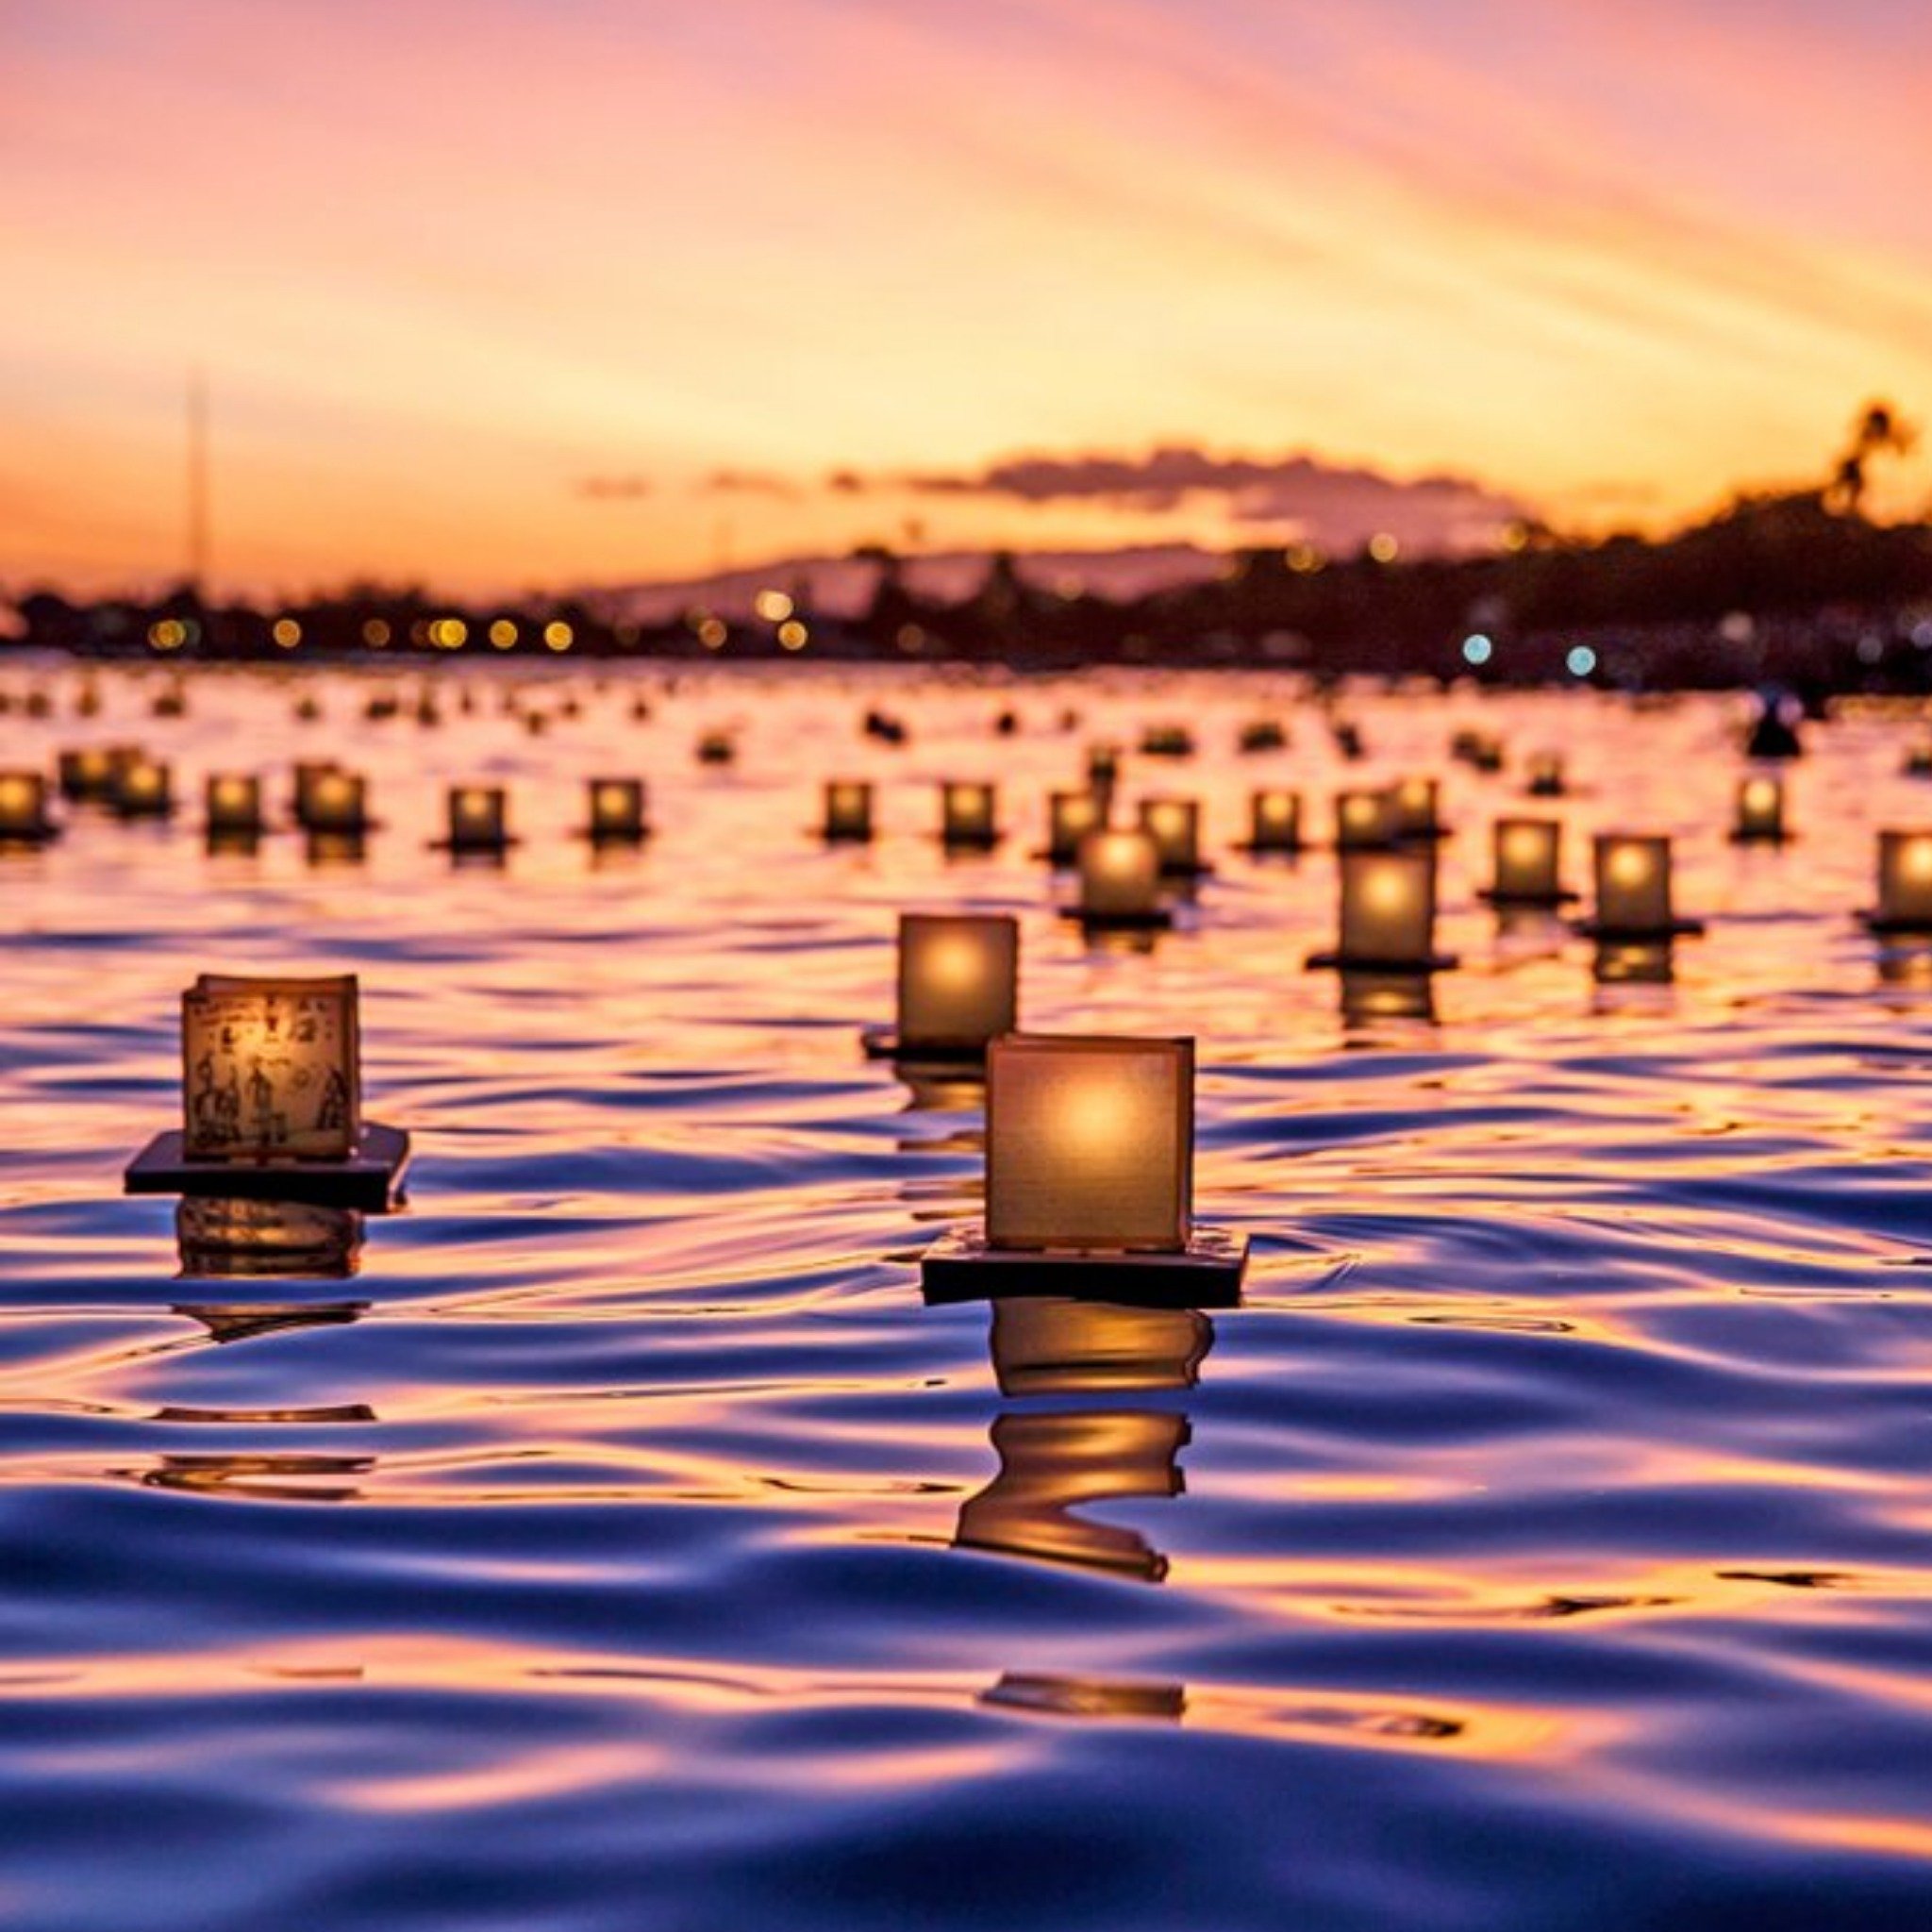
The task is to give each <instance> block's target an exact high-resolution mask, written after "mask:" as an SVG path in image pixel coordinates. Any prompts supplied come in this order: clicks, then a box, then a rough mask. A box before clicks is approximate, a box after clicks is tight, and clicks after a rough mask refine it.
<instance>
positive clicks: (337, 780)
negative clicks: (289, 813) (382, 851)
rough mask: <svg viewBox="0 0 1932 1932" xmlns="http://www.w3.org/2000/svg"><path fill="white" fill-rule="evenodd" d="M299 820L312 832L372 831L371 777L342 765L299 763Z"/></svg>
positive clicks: (297, 814)
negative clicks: (344, 767)
mask: <svg viewBox="0 0 1932 1932" xmlns="http://www.w3.org/2000/svg"><path fill="white" fill-rule="evenodd" d="M295 822H296V824H299V825H300V826H301V827H302V828H303V829H304V830H305V831H308V832H335V833H357V832H366V831H368V830H370V829H371V826H370V821H369V783H368V780H367V779H365V778H364V777H363V776H362V774H360V773H359V772H345V771H344V770H342V768H341V766H340V765H334V764H328V765H306V764H305V765H297V766H296V767H295Z"/></svg>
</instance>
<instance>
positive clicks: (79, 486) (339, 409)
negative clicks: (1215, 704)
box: [0, 0, 1932, 591]
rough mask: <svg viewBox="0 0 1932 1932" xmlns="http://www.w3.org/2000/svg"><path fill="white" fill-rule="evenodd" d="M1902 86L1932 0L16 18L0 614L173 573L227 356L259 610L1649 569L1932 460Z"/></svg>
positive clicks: (1904, 493)
mask: <svg viewBox="0 0 1932 1932" xmlns="http://www.w3.org/2000/svg"><path fill="white" fill-rule="evenodd" d="M1928 91H1932V8H1926V7H1925V5H1924V0H1838V4H1835V5H1834V6H1832V7H1831V8H1825V7H1824V6H1821V5H1818V4H1816V0H1668V4H1665V0H1490V4H1442V0H1355V4H1352V5H1337V4H1334V0H1323V4H1312V0H1310V4H1302V0H679V4H672V0H628V4H624V0H124V4H115V0H0V238H4V249H5V256H4V258H5V262H6V268H7V275H6V283H7V299H6V301H5V302H4V304H0V405H4V411H5V414H4V422H5V430H6V433H5V435H4V438H0V583H7V584H11V585H12V586H14V587H15V588H20V587H23V586H24V585H25V584H26V583H27V582H29V581H34V580H42V579H48V578H51V579H55V580H58V581H61V582H64V583H66V584H69V585H73V586H76V587H79V588H97V587H103V586H108V585H118V584H137V583H142V582H151V581H152V580H154V579H155V578H156V577H158V576H161V575H168V574H171V573H178V572H179V570H180V569H181V568H182V565H183V560H184V557H185V536H184V531H185V522H186V519H185V511H184V507H183V498H184V487H183V473H184V458H183V447H184V413H185V412H184V393H185V390H186V385H187V380H188V373H189V371H190V370H191V369H192V368H193V367H194V366H195V365H197V364H199V365H201V366H202V367H204V368H205V369H206V370H207V372H208V388H209V391H210V395H211V398H212V403H211V423H212V439H211V446H212V474H213V483H214V520H213V521H214V556H213V560H214V575H215V579H216V582H217V584H218V586H219V587H220V588H222V589H224V590H235V591H239V590H270V589H275V590H284V591H297V590H303V589H308V588H315V587H321V586H324V585H328V584H333V583H339V582H341V580H342V579H344V578H345V577H347V576H349V575H382V576H385V577H391V578H396V577H409V578H417V579H425V580H427V581H429V582H431V583H433V584H436V585H438V586H441V587H443V588H446V589H450V590H453V591H455V590H475V589H517V588H523V587H529V586H536V585H547V586H553V587H554V586H561V585H567V584H574V583H590V582H616V581H628V580H635V579H641V578H647V577H652V576H666V575H687V574H689V575H696V574H700V573H703V572H705V571H708V570H710V569H712V568H714V567H716V566H718V565H720V564H721V563H725V562H729V563H735V564H742V563H746V562H750V561H754V560H758V559H761V558H776V557H783V556H789V555H793V554H803V553H807V552H814V551H840V550H843V549H845V548H848V547H850V546H851V545H852V544H854V543H856V542H861V541H888V542H892V543H894V544H897V545H908V546H912V547H928V546H930V547H941V546H957V545H962V544H974V543H981V542H993V541H999V542H1007V543H1012V544H1016V545H1019V546H1023V547H1038V546H1048V545H1054V546H1081V545H1101V544H1110V543H1114V542H1128V541H1171V540H1174V539H1191V540H1193V541H1200V542H1203V543H1207V544H1210V545H1216V546H1220V545H1227V544H1231V543H1237V542H1243V541H1276V540H1280V541H1291V540H1292V539H1294V538H1296V537H1299V536H1304V535H1306V536H1310V537H1313V538H1315V539H1316V540H1318V541H1323V542H1326V543H1331V544H1345V543H1346V544H1352V543H1355V542H1359V541H1361V539H1362V537H1363V536H1364V535H1366V534H1367V532H1368V531H1369V530H1370V529H1378V528H1387V529H1390V530H1391V531H1394V532H1396V533H1397V534H1398V535H1400V536H1401V537H1402V538H1403V539H1404V540H1405V541H1407V542H1409V543H1411V544H1417V543H1427V542H1430V541H1475V540H1480V539H1482V538H1483V537H1484V536H1486V535H1487V534H1488V533H1490V532H1491V531H1493V530H1494V529H1495V528H1497V527H1498V526H1499V525H1502V524H1503V523H1505V522H1507V520H1508V519H1509V518H1510V517H1511V516H1512V515H1514V514H1517V513H1518V512H1519V511H1524V510H1526V511H1533V512H1535V513H1538V514H1542V515H1546V516H1548V517H1550V518H1551V519H1552V520H1554V521H1556V522H1558V523H1561V524H1573V525H1590V526H1602V525H1607V524H1611V523H1618V524H1629V523H1636V524H1641V525H1660V524H1665V523H1668V522H1670V521H1672V520H1674V519H1677V518H1681V517H1683V516H1685V515H1688V514H1691V513H1692V512H1694V511H1696V510H1699V509H1701V508H1707V507H1709V506H1711V505H1712V504H1714V503H1715V502H1716V501H1718V500H1719V499H1720V498H1721V497H1722V495H1723V494H1724V491H1725V490H1726V489H1727V488H1728V487H1729V486H1731V485H1733V484H1736V483H1754V484H1771V483H1778V482H1794V481H1803V480H1805V479H1807V477H1812V476H1815V475H1818V474H1819V473H1820V472H1821V471H1822V469H1823V467H1824V463H1825V462H1826V460H1827V458H1829V456H1830V454H1831V452H1832V450H1833V448H1834V446H1835V445H1836V444H1837V443H1838V442H1839V441H1840V439H1841V437H1842V435H1843V433H1844V431H1845V428H1846V425H1847V424H1848V423H1849V421H1850V420H1851V418H1852V416H1853V414H1854V413H1855V411H1856V410H1857V407H1858V406H1859V405H1860V404H1861V403H1863V402H1864V401H1865V400H1867V399H1868V398H1869V397H1873V396H1887V397H1890V399H1892V400H1893V401H1894V402H1895V403H1897V404H1898V405H1899V406H1900V407H1901V408H1903V409H1904V410H1905V412H1906V414H1907V416H1908V417H1910V418H1913V419H1914V420H1920V421H1932V194H1928V193H1927V192H1926V188H1927V183H1928V182H1932V113H1928V111H1927V107H1926V104H1927V99H1928ZM1307 459H1312V460H1307ZM1330 471H1335V472H1339V473H1341V474H1339V475H1330V474H1329V472H1330ZM1887 475H1888V477H1889V494H1888V498H1887V501H1888V503H1889V505H1890V507H1891V508H1894V509H1897V510H1904V509H1907V508H1919V507H1920V506H1923V505H1924V503H1925V501H1926V500H1927V498H1928V497H1932V458H1928V457H1927V455H1926V454H1925V452H1924V449H1923V448H1922V450H1921V452H1920V454H1918V455H1917V456H1916V457H1915V458H1912V459H1911V460H1910V461H1909V462H1908V463H1903V464H1895V465H1893V466H1891V468H1890V471H1889V472H1887ZM1419 482H1420V483H1422V484H1424V487H1422V488H1410V487H1407V486H1410V485H1414V484H1417V483H1419Z"/></svg>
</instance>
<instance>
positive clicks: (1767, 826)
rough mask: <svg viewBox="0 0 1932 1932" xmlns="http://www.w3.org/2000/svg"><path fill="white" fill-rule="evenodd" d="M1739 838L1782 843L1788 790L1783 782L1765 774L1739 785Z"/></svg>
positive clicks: (1743, 781) (1750, 778)
mask: <svg viewBox="0 0 1932 1932" xmlns="http://www.w3.org/2000/svg"><path fill="white" fill-rule="evenodd" d="M1737 832H1738V837H1739V838H1740V839H1782V838H1783V837H1784V835H1785V788H1784V782H1783V780H1782V779H1779V778H1774V777H1771V776H1769V775H1767V774H1757V775H1756V776H1753V777H1749V778H1745V779H1742V780H1740V782H1739V785H1738V825H1737Z"/></svg>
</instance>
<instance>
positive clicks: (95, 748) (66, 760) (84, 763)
mask: <svg viewBox="0 0 1932 1932" xmlns="http://www.w3.org/2000/svg"><path fill="white" fill-rule="evenodd" d="M126 756H131V754H129V753H127V752H126V751H125V748H123V747H117V746H112V745H105V744H91V745H89V746H87V747H86V748H85V749H84V750H81V751H63V752H62V753H61V754H60V795H61V797H63V798H64V799H66V800H68V802H69V803H70V804H74V805H86V804H101V803H105V802H106V801H107V800H108V798H110V797H111V796H112V795H113V791H114V773H115V769H116V766H117V763H118V762H119V760H120V759H121V758H124V757H126Z"/></svg>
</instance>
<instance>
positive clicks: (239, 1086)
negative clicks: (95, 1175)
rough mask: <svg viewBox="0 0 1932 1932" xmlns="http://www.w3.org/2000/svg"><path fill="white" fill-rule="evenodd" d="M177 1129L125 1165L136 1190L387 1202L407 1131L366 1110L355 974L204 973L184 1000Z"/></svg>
mask: <svg viewBox="0 0 1932 1932" xmlns="http://www.w3.org/2000/svg"><path fill="white" fill-rule="evenodd" d="M181 1071H182V1078H181V1111H182V1124H181V1127H180V1129H179V1130H178V1131H176V1132H172V1133H166V1134H162V1135H160V1136H159V1137H158V1139H156V1140H155V1141H153V1142H152V1143H151V1144H150V1145H149V1147H148V1148H147V1149H146V1151H145V1152H144V1153H143V1154H142V1156H141V1157H140V1158H139V1159H137V1160H136V1161H135V1163H134V1165H133V1166H132V1167H130V1168H129V1169H128V1171H127V1176H126V1180H127V1188H128V1191H129V1192H130V1193H197V1194H215V1195H248V1196H251V1197H253V1198H257V1199H263V1198H266V1199H276V1200H282V1199H286V1200H310V1201H314V1200H320V1201H324V1202H326V1203H332V1204H334V1205H337V1206H342V1207H373V1208H385V1207H387V1206H388V1205H389V1204H390V1200H391V1189H392V1187H393V1185H394V1183H395V1181H396V1179H397V1177H398V1176H399V1175H400V1174H401V1172H402V1168H403V1164H404V1162H405V1161H406V1160H407V1159H408V1135H407V1134H403V1133H400V1132H398V1131H397V1130H396V1129H395V1128H392V1127H384V1126H381V1125H379V1124H376V1123H374V1122H365V1121H364V1120H363V1118H362V1098H361V1052H360V1028H359V1021H358V1000H357V984H356V980H355V978H354V976H353V975H349V974H344V975H341V976H338V977H334V978H323V979H280V978H277V979H252V978H236V977H231V976H226V975H222V974H202V976H201V977H200V978H199V979H197V980H196V981H195V983H194V985H193V986H192V987H191V988H190V989H189V990H188V991H187V992H185V993H183V994H182V996H181Z"/></svg>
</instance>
